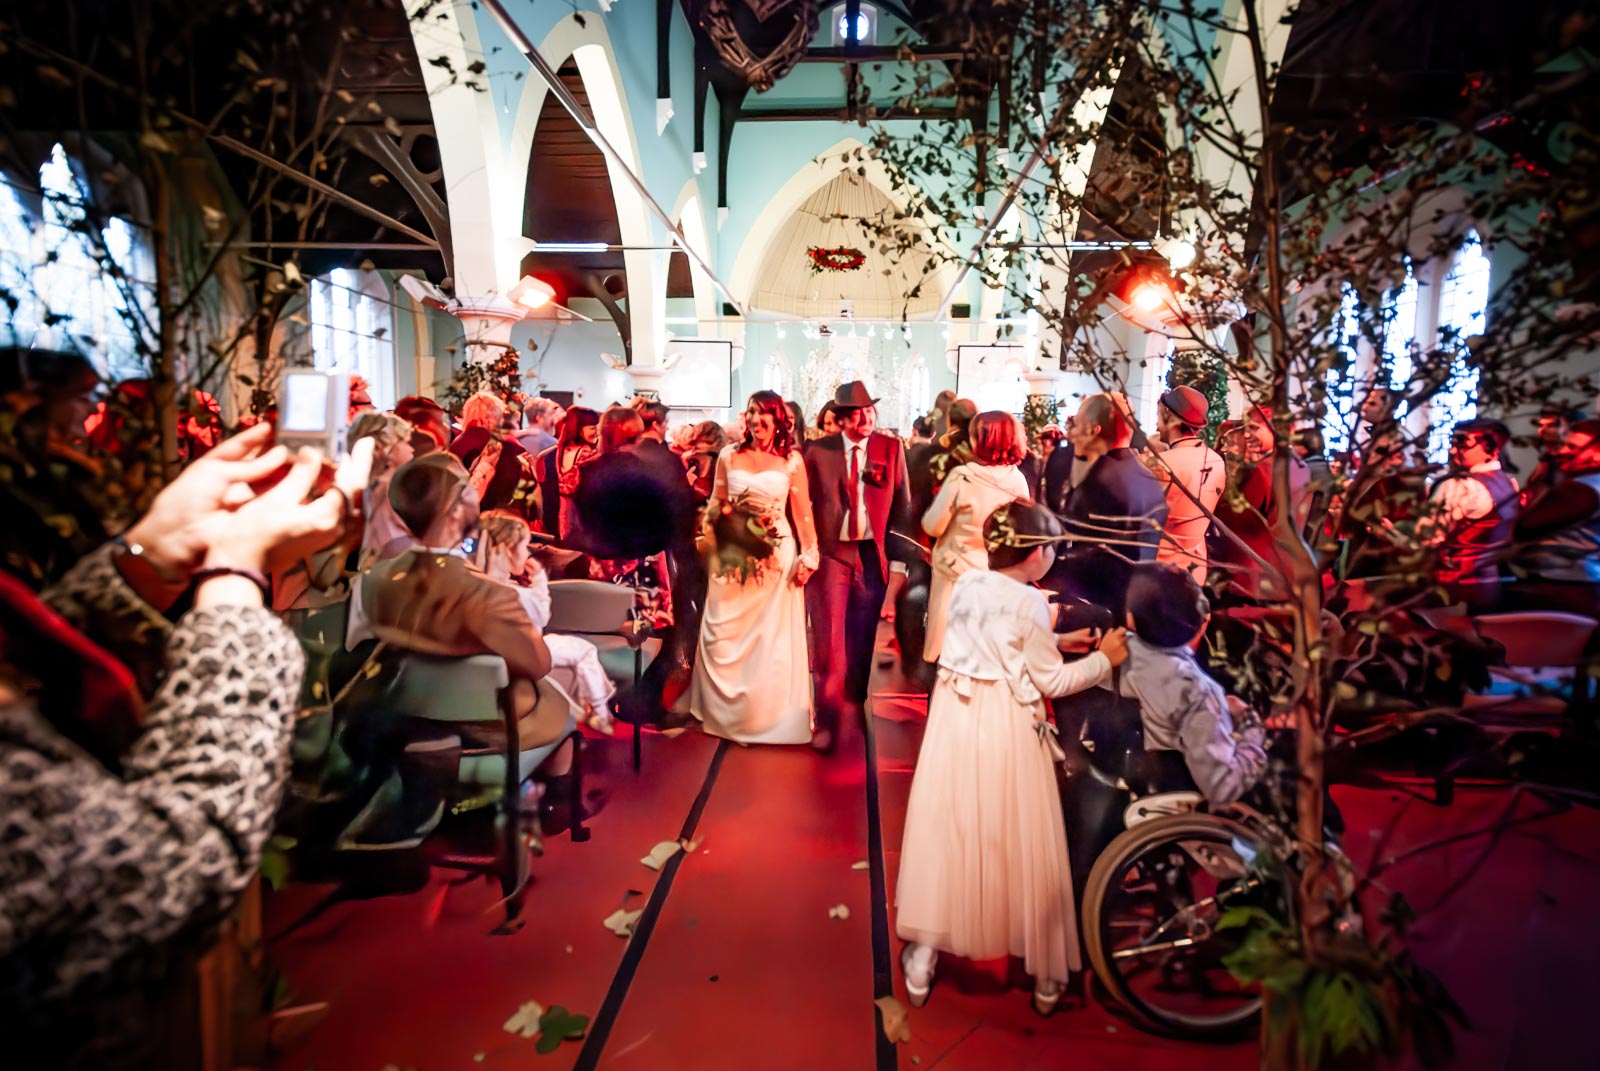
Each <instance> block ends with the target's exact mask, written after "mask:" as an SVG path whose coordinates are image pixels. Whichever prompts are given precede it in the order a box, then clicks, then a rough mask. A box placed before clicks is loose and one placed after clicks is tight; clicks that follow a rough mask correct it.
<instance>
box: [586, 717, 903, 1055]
mask: <svg viewBox="0 0 1600 1071" xmlns="http://www.w3.org/2000/svg"><path fill="white" fill-rule="evenodd" d="M863 768H864V767H863V755H862V751H861V742H860V736H859V734H851V736H850V737H849V738H848V739H847V740H846V741H845V742H844V743H843V744H842V745H841V747H840V749H839V752H838V754H836V755H835V756H834V757H833V758H831V759H823V758H820V757H818V756H816V755H814V754H812V753H811V752H810V751H809V750H808V749H803V748H754V747H752V748H741V747H738V746H733V747H731V748H730V749H729V752H728V755H727V758H726V762H725V764H724V766H723V770H722V773H721V776H720V777H719V778H718V780H717V786H716V791H715V792H714V793H713V794H712V797H711V802H710V804H709V805H708V806H707V808H706V812H705V815H704V817H703V818H702V819H701V821H700V826H699V831H698V833H697V835H698V836H701V837H703V838H704V842H703V843H702V845H701V846H700V850H699V851H698V852H697V853H696V854H695V855H694V856H692V857H691V858H688V859H686V860H685V861H684V866H683V869H682V870H681V872H680V873H679V875H678V877H677V881H676V883H675V884H674V886H673V889H672V894H671V896H670V897H669V898H668V900H667V904H666V909H665V911H664V912H663V913H662V917H661V921H660V923H659V924H658V925H657V927H656V931H655V933H654V935H653V936H652V937H651V940H650V947H649V951H648V953H647V954H646V956H645V958H644V963H643V966H642V967H641V969H640V970H639V973H638V975H637V977H635V979H634V981H633V985H632V987H631V988H630V989H629V992H628V999H627V1003H626V1005H625V1006H624V1007H623V1009H622V1014H621V1015H620V1016H619V1018H618V1020H617V1025H616V1028H615V1029H614V1030H613V1032H612V1035H611V1038H610V1041H609V1043H608V1044H607V1046H606V1050H605V1057H604V1059H602V1060H601V1062H600V1064H599V1066H600V1067H603V1068H617V1069H618V1071H622V1069H632V1068H640V1069H653V1068H670V1067H696V1068H730V1069H732V1068H755V1067H760V1068H763V1069H765V1071H800V1069H803V1068H827V1069H829V1071H871V1068H872V1067H873V1043H874V1032H875V1030H876V1026H875V1023H874V1015H873V1004H872V999H873V994H872V947H871V938H870V932H869V925H870V920H871V911H870V908H871V896H870V887H869V884H868V880H867V878H868V875H867V871H865V870H853V869H851V867H852V865H853V864H855V863H856V862H857V861H862V860H865V859H866V857H867V852H866V843H867V812H866V800H865V794H864V790H863V778H862V770H863ZM597 835H598V834H597ZM840 905H843V907H844V908H845V909H846V911H847V913H848V917H845V918H838V917H830V914H829V913H830V911H832V912H833V913H834V915H838V914H840V912H839V911H838V908H839V906H840ZM691 1057H692V1059H691Z"/></svg>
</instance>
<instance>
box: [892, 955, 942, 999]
mask: <svg viewBox="0 0 1600 1071" xmlns="http://www.w3.org/2000/svg"><path fill="white" fill-rule="evenodd" d="M938 962H939V953H938V951H936V950H935V949H932V948H929V947H928V946H927V945H919V944H908V945H906V946H905V948H903V949H901V950H900V971H901V973H902V974H904V975H905V979H906V997H907V999H908V1000H909V1001H910V1002H911V1006H912V1007H913V1008H920V1007H922V1006H923V1005H924V1004H926V1003H928V994H929V993H930V992H931V991H932V990H933V969H934V967H935V966H937V964H938Z"/></svg>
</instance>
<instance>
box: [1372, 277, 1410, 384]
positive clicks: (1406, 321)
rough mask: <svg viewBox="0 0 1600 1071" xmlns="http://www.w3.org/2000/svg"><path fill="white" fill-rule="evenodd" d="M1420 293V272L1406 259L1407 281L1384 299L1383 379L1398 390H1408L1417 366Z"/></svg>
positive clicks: (1381, 361)
mask: <svg viewBox="0 0 1600 1071" xmlns="http://www.w3.org/2000/svg"><path fill="white" fill-rule="evenodd" d="M1417 293H1418V291H1417V275H1416V273H1415V272H1414V271H1412V270H1411V261H1410V260H1409V259H1407V261H1406V278H1405V282H1403V283H1401V284H1400V286H1398V287H1396V288H1395V289H1394V290H1392V291H1391V292H1390V294H1389V298H1388V300H1387V301H1385V302H1384V331H1383V355H1382V357H1381V360H1380V363H1381V365H1382V368H1383V369H1384V372H1385V375H1384V376H1383V377H1382V378H1383V379H1385V380H1386V381H1387V383H1388V384H1389V386H1391V387H1393V388H1395V389H1396V390H1405V388H1406V384H1407V383H1409V382H1411V371H1412V368H1413V367H1414V365H1415V361H1414V359H1413V358H1414V351H1415V348H1416V345H1417Z"/></svg>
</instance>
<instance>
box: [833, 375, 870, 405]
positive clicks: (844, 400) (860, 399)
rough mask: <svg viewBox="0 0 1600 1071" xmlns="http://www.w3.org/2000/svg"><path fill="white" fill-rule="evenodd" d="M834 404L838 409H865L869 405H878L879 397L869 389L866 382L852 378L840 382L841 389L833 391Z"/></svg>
mask: <svg viewBox="0 0 1600 1071" xmlns="http://www.w3.org/2000/svg"><path fill="white" fill-rule="evenodd" d="M833 404H834V407H835V408H838V409H865V408H866V407H867V406H869V405H877V404H878V399H876V398H874V397H873V396H872V392H871V391H869V390H867V385H866V384H865V383H863V382H861V381H860V380H859V379H852V380H850V381H849V382H848V383H841V384H839V389H838V390H836V391H834V393H833Z"/></svg>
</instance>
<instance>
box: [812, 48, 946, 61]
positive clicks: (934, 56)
mask: <svg viewBox="0 0 1600 1071" xmlns="http://www.w3.org/2000/svg"><path fill="white" fill-rule="evenodd" d="M966 55H967V54H966V53H965V52H962V51H961V50H960V49H958V48H939V49H929V50H925V51H918V50H917V49H916V48H915V47H912V48H910V49H909V52H908V51H907V49H904V48H901V47H899V46H898V45H858V46H856V47H855V48H853V49H852V48H850V47H849V46H829V47H824V48H813V49H810V50H809V51H807V52H805V53H803V54H802V55H801V56H800V62H801V63H936V62H941V61H948V60H958V59H965V58H966Z"/></svg>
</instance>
